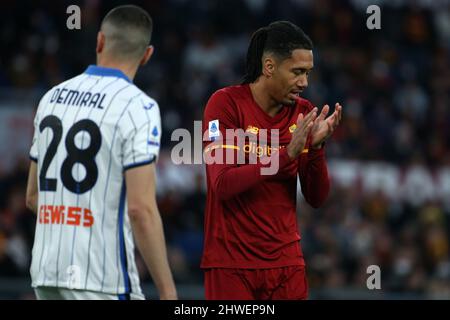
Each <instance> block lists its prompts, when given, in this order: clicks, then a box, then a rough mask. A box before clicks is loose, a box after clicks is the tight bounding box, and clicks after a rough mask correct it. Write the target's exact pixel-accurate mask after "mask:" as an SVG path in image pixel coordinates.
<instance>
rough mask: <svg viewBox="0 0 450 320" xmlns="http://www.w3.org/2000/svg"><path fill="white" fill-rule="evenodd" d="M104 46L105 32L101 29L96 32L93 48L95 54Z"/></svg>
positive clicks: (100, 51) (101, 50)
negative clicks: (94, 46) (95, 45)
mask: <svg viewBox="0 0 450 320" xmlns="http://www.w3.org/2000/svg"><path fill="white" fill-rule="evenodd" d="M104 48H105V34H104V33H103V32H101V31H99V32H98V33H97V47H96V48H95V52H96V53H97V54H99V53H102V52H103V49H104Z"/></svg>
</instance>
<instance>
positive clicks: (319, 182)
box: [298, 101, 330, 208]
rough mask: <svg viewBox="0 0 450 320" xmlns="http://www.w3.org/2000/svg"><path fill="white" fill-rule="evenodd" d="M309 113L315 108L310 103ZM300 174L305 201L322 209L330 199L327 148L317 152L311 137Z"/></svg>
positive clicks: (299, 168) (302, 160)
mask: <svg viewBox="0 0 450 320" xmlns="http://www.w3.org/2000/svg"><path fill="white" fill-rule="evenodd" d="M306 108H307V112H309V111H311V110H312V109H313V108H314V105H313V104H312V103H311V102H309V101H308V103H307V106H306ZM298 174H299V177H300V184H301V188H302V194H303V196H304V197H305V200H306V201H307V202H308V203H309V204H310V205H311V206H312V207H314V208H318V207H320V206H321V205H322V204H323V203H324V202H325V200H326V198H327V197H328V194H329V191H330V178H329V175H328V168H327V163H326V159H325V146H322V147H321V148H320V149H318V150H315V149H313V148H312V147H311V137H309V138H308V141H307V152H306V153H303V154H302V155H301V156H300V158H299V166H298Z"/></svg>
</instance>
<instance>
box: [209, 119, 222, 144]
mask: <svg viewBox="0 0 450 320" xmlns="http://www.w3.org/2000/svg"><path fill="white" fill-rule="evenodd" d="M217 137H220V130H219V120H218V119H216V120H211V121H210V122H209V123H208V138H209V140H211V141H214V140H215V139H216V138H217Z"/></svg>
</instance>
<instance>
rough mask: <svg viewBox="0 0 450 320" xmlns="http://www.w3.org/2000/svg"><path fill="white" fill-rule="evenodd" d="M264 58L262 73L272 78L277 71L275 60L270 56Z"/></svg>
mask: <svg viewBox="0 0 450 320" xmlns="http://www.w3.org/2000/svg"><path fill="white" fill-rule="evenodd" d="M263 59H264V60H263V68H262V73H263V75H264V76H265V77H266V78H270V77H271V76H272V75H273V73H274V71H275V60H274V59H273V58H272V57H270V56H267V57H265V58H263Z"/></svg>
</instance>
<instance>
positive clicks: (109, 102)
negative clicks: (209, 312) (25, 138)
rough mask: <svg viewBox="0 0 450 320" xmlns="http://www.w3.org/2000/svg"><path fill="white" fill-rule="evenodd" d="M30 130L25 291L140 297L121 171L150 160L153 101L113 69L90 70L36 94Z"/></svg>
mask: <svg viewBox="0 0 450 320" xmlns="http://www.w3.org/2000/svg"><path fill="white" fill-rule="evenodd" d="M34 130H35V132H34V137H33V142H32V147H31V151H30V158H31V159H32V160H33V161H36V162H37V167H38V177H37V178H38V185H39V199H38V212H37V214H38V216H37V224H36V234H35V240H34V246H33V252H32V264H31V277H32V286H33V287H39V286H51V287H60V288H69V289H81V290H90V291H97V292H103V293H110V294H118V295H127V294H138V295H142V292H141V288H140V283H139V276H138V271H137V268H136V264H135V256H134V240H133V235H132V230H131V226H130V221H129V217H128V213H127V203H126V187H125V181H124V172H125V171H126V170H127V169H129V168H133V167H136V166H140V165H145V164H148V163H151V162H153V161H155V160H156V158H157V156H158V153H159V146H160V140H161V119H160V112H159V107H158V104H157V103H156V101H155V100H153V99H152V98H150V97H149V96H147V95H146V94H145V93H144V92H142V91H141V90H140V89H138V88H137V87H136V86H135V85H134V84H133V83H132V82H131V81H130V80H129V79H128V78H127V76H126V75H125V74H124V73H122V72H121V71H120V70H118V69H111V68H103V67H98V66H89V67H88V68H87V70H86V71H85V72H84V73H83V74H81V75H79V76H77V77H75V78H72V79H70V80H68V81H65V82H63V83H61V84H59V85H58V86H56V87H54V88H52V89H51V90H50V91H48V92H47V93H46V94H45V95H44V96H43V98H42V99H41V101H40V103H39V107H38V110H37V113H36V116H35V120H34Z"/></svg>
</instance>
